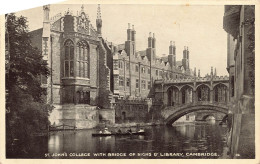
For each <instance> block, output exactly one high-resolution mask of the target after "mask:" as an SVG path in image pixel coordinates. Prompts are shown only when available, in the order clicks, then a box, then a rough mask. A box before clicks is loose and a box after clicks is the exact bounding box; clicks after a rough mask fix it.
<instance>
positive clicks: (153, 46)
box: [152, 33, 156, 48]
mask: <svg viewBox="0 0 260 164" xmlns="http://www.w3.org/2000/svg"><path fill="white" fill-rule="evenodd" d="M152 48H156V39H155V34H154V33H153V41H152Z"/></svg>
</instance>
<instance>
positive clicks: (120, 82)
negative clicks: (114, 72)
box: [119, 76, 124, 86]
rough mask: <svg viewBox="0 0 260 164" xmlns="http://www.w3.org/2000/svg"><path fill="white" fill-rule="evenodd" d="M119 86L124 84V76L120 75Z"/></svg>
mask: <svg viewBox="0 0 260 164" xmlns="http://www.w3.org/2000/svg"><path fill="white" fill-rule="evenodd" d="M119 86H124V77H122V76H120V77H119Z"/></svg>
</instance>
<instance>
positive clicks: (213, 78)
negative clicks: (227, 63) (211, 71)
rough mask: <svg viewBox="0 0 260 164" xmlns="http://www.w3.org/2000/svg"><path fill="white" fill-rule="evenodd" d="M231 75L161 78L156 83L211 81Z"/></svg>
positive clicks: (226, 78) (221, 79)
mask: <svg viewBox="0 0 260 164" xmlns="http://www.w3.org/2000/svg"><path fill="white" fill-rule="evenodd" d="M228 80H229V77H228V76H227V75H226V76H212V77H211V76H207V77H188V78H183V79H180V78H179V79H167V80H164V79H159V80H155V82H154V83H155V84H176V83H193V82H210V81H228Z"/></svg>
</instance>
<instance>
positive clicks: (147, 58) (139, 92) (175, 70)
mask: <svg viewBox="0 0 260 164" xmlns="http://www.w3.org/2000/svg"><path fill="white" fill-rule="evenodd" d="M135 35H136V31H135V29H134V25H133V26H132V28H131V27H130V24H129V25H128V29H127V41H125V43H124V44H120V45H117V46H115V52H114V54H113V77H114V78H113V81H114V94H115V95H118V97H121V98H127V97H132V98H133V97H139V98H143V99H144V98H147V97H150V96H149V93H150V92H151V88H152V86H153V81H154V80H156V79H177V78H186V77H190V76H193V73H192V71H191V69H190V66H189V50H188V47H187V48H186V47H184V50H183V59H182V61H176V47H175V43H174V42H172V41H171V42H170V46H169V55H167V56H164V57H158V56H157V55H156V38H155V34H153V36H152V34H151V32H150V34H149V37H148V46H147V49H146V50H142V51H137V50H136V42H135V38H136V36H135Z"/></svg>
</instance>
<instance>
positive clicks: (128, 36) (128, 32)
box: [127, 23, 132, 41]
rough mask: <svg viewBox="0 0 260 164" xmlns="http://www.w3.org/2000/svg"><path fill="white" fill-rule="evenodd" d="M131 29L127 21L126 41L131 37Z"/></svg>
mask: <svg viewBox="0 0 260 164" xmlns="http://www.w3.org/2000/svg"><path fill="white" fill-rule="evenodd" d="M131 31H132V30H131V24H130V23H128V29H127V40H128V41H131V39H132V36H131V33H132V32H131Z"/></svg>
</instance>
